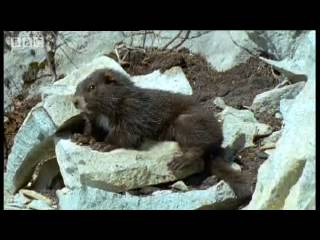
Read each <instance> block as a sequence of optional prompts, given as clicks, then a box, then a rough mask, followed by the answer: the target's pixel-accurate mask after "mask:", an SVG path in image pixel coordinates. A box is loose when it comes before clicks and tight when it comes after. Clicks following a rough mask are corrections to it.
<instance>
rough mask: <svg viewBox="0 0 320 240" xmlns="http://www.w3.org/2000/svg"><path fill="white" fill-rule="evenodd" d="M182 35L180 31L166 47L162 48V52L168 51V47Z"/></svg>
mask: <svg viewBox="0 0 320 240" xmlns="http://www.w3.org/2000/svg"><path fill="white" fill-rule="evenodd" d="M181 33H182V30H180V31H179V32H178V34H177V35H176V36H175V37H174V38H172V39H171V40H170V41H169V42H168V43H167V44H166V45H164V46H163V47H162V50H165V49H167V47H168V46H169V45H170V44H171V43H173V42H174V41H175V40H176V39H177V38H178V37H179V36H180V35H181Z"/></svg>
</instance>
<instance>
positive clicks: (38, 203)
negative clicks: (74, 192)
mask: <svg viewBox="0 0 320 240" xmlns="http://www.w3.org/2000/svg"><path fill="white" fill-rule="evenodd" d="M27 207H28V208H31V209H35V210H53V209H54V208H53V207H51V206H50V205H49V204H48V203H47V202H46V201H43V200H33V201H32V202H31V203H29V204H28V205H27Z"/></svg>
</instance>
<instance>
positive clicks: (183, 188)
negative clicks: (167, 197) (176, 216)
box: [171, 181, 189, 191]
mask: <svg viewBox="0 0 320 240" xmlns="http://www.w3.org/2000/svg"><path fill="white" fill-rule="evenodd" d="M171 188H173V189H177V190H180V191H188V189H189V188H188V186H187V185H186V184H185V183H184V182H183V181H178V182H175V183H174V184H172V185H171Z"/></svg>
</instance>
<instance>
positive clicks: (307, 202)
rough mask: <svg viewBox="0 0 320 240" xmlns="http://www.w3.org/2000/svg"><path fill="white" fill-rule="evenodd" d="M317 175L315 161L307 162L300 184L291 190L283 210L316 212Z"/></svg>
mask: <svg viewBox="0 0 320 240" xmlns="http://www.w3.org/2000/svg"><path fill="white" fill-rule="evenodd" d="M315 177H316V174H315V165H314V162H313V161H307V162H306V165H305V166H304V168H303V172H302V175H301V177H300V178H299V180H298V182H297V183H296V184H295V185H294V186H293V187H292V188H291V189H290V192H289V195H288V197H287V198H286V200H285V203H284V206H283V209H285V210H286V209H287V210H315V209H316V208H315V206H316V205H315V199H316V196H315V194H316V193H315V189H316V185H315V183H316V179H315Z"/></svg>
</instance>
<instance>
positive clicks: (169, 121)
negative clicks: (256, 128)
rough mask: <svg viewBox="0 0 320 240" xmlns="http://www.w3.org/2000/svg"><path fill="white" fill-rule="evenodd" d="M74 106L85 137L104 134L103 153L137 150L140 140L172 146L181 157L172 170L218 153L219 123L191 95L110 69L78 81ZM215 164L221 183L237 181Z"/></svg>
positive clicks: (223, 167) (235, 175)
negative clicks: (98, 130) (138, 82)
mask: <svg viewBox="0 0 320 240" xmlns="http://www.w3.org/2000/svg"><path fill="white" fill-rule="evenodd" d="M74 105H75V106H76V107H77V108H78V109H80V110H82V112H83V114H84V116H85V118H86V122H87V124H86V127H85V134H87V135H88V134H91V132H92V128H93V127H92V126H94V125H95V126H100V127H102V128H103V129H104V130H105V131H106V132H108V133H107V134H106V136H105V139H104V142H105V143H106V144H104V145H105V146H107V147H105V148H104V151H109V150H112V149H114V148H128V149H130V148H131V149H137V148H139V146H140V145H141V143H142V141H143V140H144V139H152V140H157V141H165V140H167V141H176V142H178V144H179V146H180V148H181V150H182V152H183V155H182V156H179V157H176V158H175V159H173V160H172V162H170V163H169V164H168V167H169V169H170V170H172V171H176V170H178V169H181V168H183V167H185V166H187V165H189V164H190V163H192V162H193V161H202V160H205V159H210V157H209V156H212V155H213V156H215V155H221V153H222V152H223V151H222V150H223V149H222V148H221V144H222V141H223V134H222V129H221V126H220V123H219V122H218V121H217V120H216V118H215V117H214V115H213V113H210V112H208V111H207V110H206V109H205V108H203V107H202V106H201V105H200V104H199V103H198V102H197V101H196V100H195V99H194V97H193V96H188V95H182V94H176V93H171V92H167V91H162V90H153V89H143V88H140V87H137V86H135V85H134V84H133V82H132V81H131V80H130V78H129V77H127V76H126V75H125V74H123V73H121V72H118V71H115V70H111V69H107V68H104V69H99V70H96V71H94V72H93V73H92V74H90V75H89V76H88V77H87V78H86V79H84V80H83V81H81V82H80V83H79V85H78V86H77V89H76V93H75V95H74ZM218 159H220V160H217V162H216V163H215V164H213V165H212V164H211V166H215V168H217V169H224V170H223V171H221V173H222V175H224V176H222V177H225V178H224V179H232V178H234V177H235V178H236V180H235V181H236V182H239V174H234V173H233V172H234V171H232V170H231V168H230V167H229V164H226V162H225V161H223V163H222V164H219V163H218V162H221V157H219V158H218ZM217 169H216V170H217ZM219 171H220V170H219ZM227 175H228V176H227ZM231 175H232V177H231V178H230V176H231ZM230 181H232V180H230Z"/></svg>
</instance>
